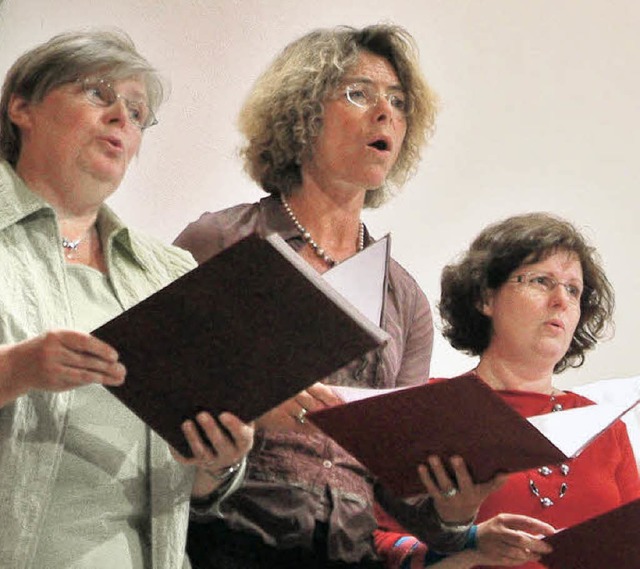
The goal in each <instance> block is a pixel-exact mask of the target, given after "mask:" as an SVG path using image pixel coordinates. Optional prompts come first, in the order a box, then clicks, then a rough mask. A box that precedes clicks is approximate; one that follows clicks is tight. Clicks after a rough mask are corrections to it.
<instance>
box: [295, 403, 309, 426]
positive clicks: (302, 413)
mask: <svg viewBox="0 0 640 569" xmlns="http://www.w3.org/2000/svg"><path fill="white" fill-rule="evenodd" d="M307 413H308V411H307V410H306V408H304V407H301V408H300V412H299V413H298V414H297V415H296V421H298V423H300V424H301V425H304V424H305V423H306V421H307V419H306V415H307Z"/></svg>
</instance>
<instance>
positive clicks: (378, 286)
mask: <svg viewBox="0 0 640 569" xmlns="http://www.w3.org/2000/svg"><path fill="white" fill-rule="evenodd" d="M389 247H390V236H389V235H388V234H387V235H385V236H384V237H382V238H381V239H379V240H378V241H376V242H375V243H372V244H371V245H369V246H368V247H366V248H364V249H363V250H362V251H360V252H359V253H358V254H356V255H354V256H353V257H349V258H348V259H346V260H344V261H343V262H342V263H338V264H337V265H336V266H335V267H333V268H332V269H330V270H328V271H327V272H326V273H324V274H323V275H322V276H323V277H324V279H325V280H326V281H328V282H329V284H331V286H333V288H334V289H336V290H337V291H338V292H339V293H340V294H341V295H342V296H344V297H345V298H346V299H347V300H348V301H349V302H350V303H351V304H353V305H354V306H355V307H356V308H357V309H358V310H359V311H360V312H361V313H362V314H364V315H365V316H366V317H367V318H368V319H369V320H370V321H371V322H373V323H374V324H376V326H380V324H381V319H382V308H383V306H384V292H385V291H384V287H385V282H386V277H387V259H388V257H389Z"/></svg>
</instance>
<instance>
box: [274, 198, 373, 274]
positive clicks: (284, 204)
mask: <svg viewBox="0 0 640 569" xmlns="http://www.w3.org/2000/svg"><path fill="white" fill-rule="evenodd" d="M280 202H281V203H282V207H283V208H284V210H285V211H286V212H287V215H288V216H289V218H290V219H291V221H292V222H293V224H294V225H295V226H296V229H297V230H298V231H299V232H300V235H302V239H304V241H305V243H307V244H308V245H309V246H310V247H311V249H312V250H313V252H314V253H315V254H316V255H317V256H318V257H320V258H321V259H322V260H323V261H324V262H325V263H326V264H327V265H328V266H329V267H333V266H335V265H336V264H337V261H336V260H335V259H334V258H333V257H331V255H329V253H327V252H326V251H325V250H324V248H322V247H321V246H320V245H319V244H318V243H317V242H316V241H315V240H314V239H313V237H311V233H309V232H308V231H307V229H306V228H305V227H304V225H302V223H300V222H299V221H298V218H297V217H296V214H295V213H293V210H292V209H291V206H290V205H289V202H287V200H286V198H285V197H284V195H283V194H280ZM363 249H364V223H362V221H361V222H360V227H359V229H358V243H357V250H358V251H362V250H363Z"/></svg>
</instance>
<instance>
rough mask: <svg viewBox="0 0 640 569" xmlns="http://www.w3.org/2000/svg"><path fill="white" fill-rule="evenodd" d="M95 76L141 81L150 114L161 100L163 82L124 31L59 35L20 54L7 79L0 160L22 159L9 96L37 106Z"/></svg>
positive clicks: (0, 102)
mask: <svg viewBox="0 0 640 569" xmlns="http://www.w3.org/2000/svg"><path fill="white" fill-rule="evenodd" d="M95 73H104V74H108V76H109V77H111V78H113V79H124V78H128V77H133V76H136V77H140V78H141V79H142V80H143V81H144V82H145V86H146V89H147V97H148V99H149V108H150V109H151V110H152V111H153V112H154V113H155V111H156V110H157V108H158V107H159V106H160V104H161V103H162V101H163V99H164V86H163V81H162V79H161V77H160V76H159V75H158V73H157V72H156V70H155V69H154V67H153V66H152V65H151V64H150V63H149V62H148V61H147V60H146V59H145V58H144V57H143V56H142V55H140V53H138V51H137V50H136V47H135V45H134V43H133V41H132V40H131V38H130V37H129V36H128V35H127V34H126V33H125V32H123V31H122V30H119V29H109V30H91V31H77V32H66V33H62V34H58V35H56V36H54V37H53V38H51V39H50V40H49V41H47V42H45V43H43V44H41V45H39V46H37V47H35V48H33V49H31V50H29V51H27V52H26V53H24V54H22V55H21V56H20V57H19V58H18V60H17V61H16V62H15V63H14V64H13V65H12V66H11V69H9V71H8V73H7V75H6V77H5V81H4V85H3V86H2V98H0V158H4V159H5V160H7V161H8V162H9V163H10V164H11V165H13V166H15V165H16V163H17V162H18V158H19V156H20V150H21V139H20V130H19V129H18V128H17V127H16V125H14V124H13V123H12V122H11V120H10V118H9V101H10V100H11V97H12V96H13V95H17V96H18V97H21V98H23V99H25V100H26V101H30V102H36V103H37V102H40V101H42V99H43V98H44V97H45V96H46V95H47V94H48V93H49V92H50V91H52V90H53V89H55V88H56V87H59V86H60V85H63V84H65V83H69V82H71V81H75V80H76V79H79V78H82V77H86V76H88V75H92V74H95Z"/></svg>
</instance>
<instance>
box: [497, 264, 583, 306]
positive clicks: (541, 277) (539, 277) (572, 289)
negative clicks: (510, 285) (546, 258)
mask: <svg viewBox="0 0 640 569" xmlns="http://www.w3.org/2000/svg"><path fill="white" fill-rule="evenodd" d="M508 281H509V282H514V283H519V284H523V285H525V286H526V287H527V288H529V289H531V290H533V291H535V292H539V293H542V294H547V295H548V294H551V293H552V292H553V291H554V290H555V289H556V287H558V286H561V287H563V288H564V290H565V291H566V292H567V296H568V299H569V302H571V303H572V304H576V305H579V304H580V299H581V298H582V295H583V292H584V289H583V285H582V283H580V282H568V283H565V282H561V281H559V280H558V279H556V278H555V277H552V276H551V275H548V274H546V273H536V272H533V271H528V272H525V273H520V274H519V275H515V276H513V277H511V278H509V279H508Z"/></svg>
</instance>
